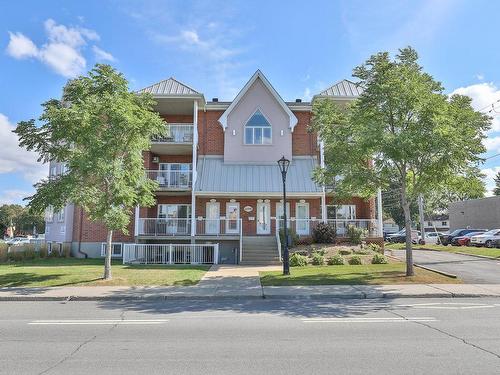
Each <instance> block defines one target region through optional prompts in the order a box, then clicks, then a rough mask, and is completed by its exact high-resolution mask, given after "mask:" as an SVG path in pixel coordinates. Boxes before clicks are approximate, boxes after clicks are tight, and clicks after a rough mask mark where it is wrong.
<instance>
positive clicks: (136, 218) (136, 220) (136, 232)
mask: <svg viewBox="0 0 500 375" xmlns="http://www.w3.org/2000/svg"><path fill="white" fill-rule="evenodd" d="M138 235H139V206H135V213H134V237H137V236H138Z"/></svg>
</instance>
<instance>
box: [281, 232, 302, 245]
mask: <svg viewBox="0 0 500 375" xmlns="http://www.w3.org/2000/svg"><path fill="white" fill-rule="evenodd" d="M287 232H288V237H289V238H290V243H289V244H288V246H289V247H295V245H296V244H297V241H298V240H299V235H298V234H297V233H296V232H295V230H294V229H292V228H287ZM280 242H281V246H284V245H285V229H283V228H281V229H280Z"/></svg>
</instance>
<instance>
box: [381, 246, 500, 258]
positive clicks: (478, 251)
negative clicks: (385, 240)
mask: <svg viewBox="0 0 500 375" xmlns="http://www.w3.org/2000/svg"><path fill="white" fill-rule="evenodd" d="M385 248H386V249H395V250H404V248H405V245H404V244H402V243H396V244H390V245H385ZM413 248H414V249H416V250H419V249H422V250H425V249H430V250H439V251H447V252H449V253H465V254H471V255H484V256H488V257H493V258H500V249H495V248H493V249H489V248H487V247H475V246H451V245H449V246H443V245H413Z"/></svg>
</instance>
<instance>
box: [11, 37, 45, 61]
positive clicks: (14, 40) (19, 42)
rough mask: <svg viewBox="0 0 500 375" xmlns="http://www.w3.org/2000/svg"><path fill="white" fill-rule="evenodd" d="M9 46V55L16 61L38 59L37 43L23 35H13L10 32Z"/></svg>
mask: <svg viewBox="0 0 500 375" xmlns="http://www.w3.org/2000/svg"><path fill="white" fill-rule="evenodd" d="M9 36H10V40H9V44H8V45H7V54H9V55H10V56H12V57H14V58H15V59H25V58H29V57H36V56H37V55H38V48H37V46H35V43H33V42H32V41H31V39H29V38H28V37H26V36H25V35H24V34H22V33H11V32H10V31H9Z"/></svg>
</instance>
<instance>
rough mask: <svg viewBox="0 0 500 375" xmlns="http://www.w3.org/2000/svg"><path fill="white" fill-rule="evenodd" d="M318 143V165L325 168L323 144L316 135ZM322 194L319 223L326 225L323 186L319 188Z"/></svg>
mask: <svg viewBox="0 0 500 375" xmlns="http://www.w3.org/2000/svg"><path fill="white" fill-rule="evenodd" d="M318 142H319V159H320V160H319V163H320V167H321V168H325V143H324V142H323V140H322V139H321V137H320V136H319V134H318ZM321 189H322V191H323V194H322V195H321V221H322V222H323V223H326V222H327V221H328V220H327V215H326V188H325V185H323V186H322V187H321Z"/></svg>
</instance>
